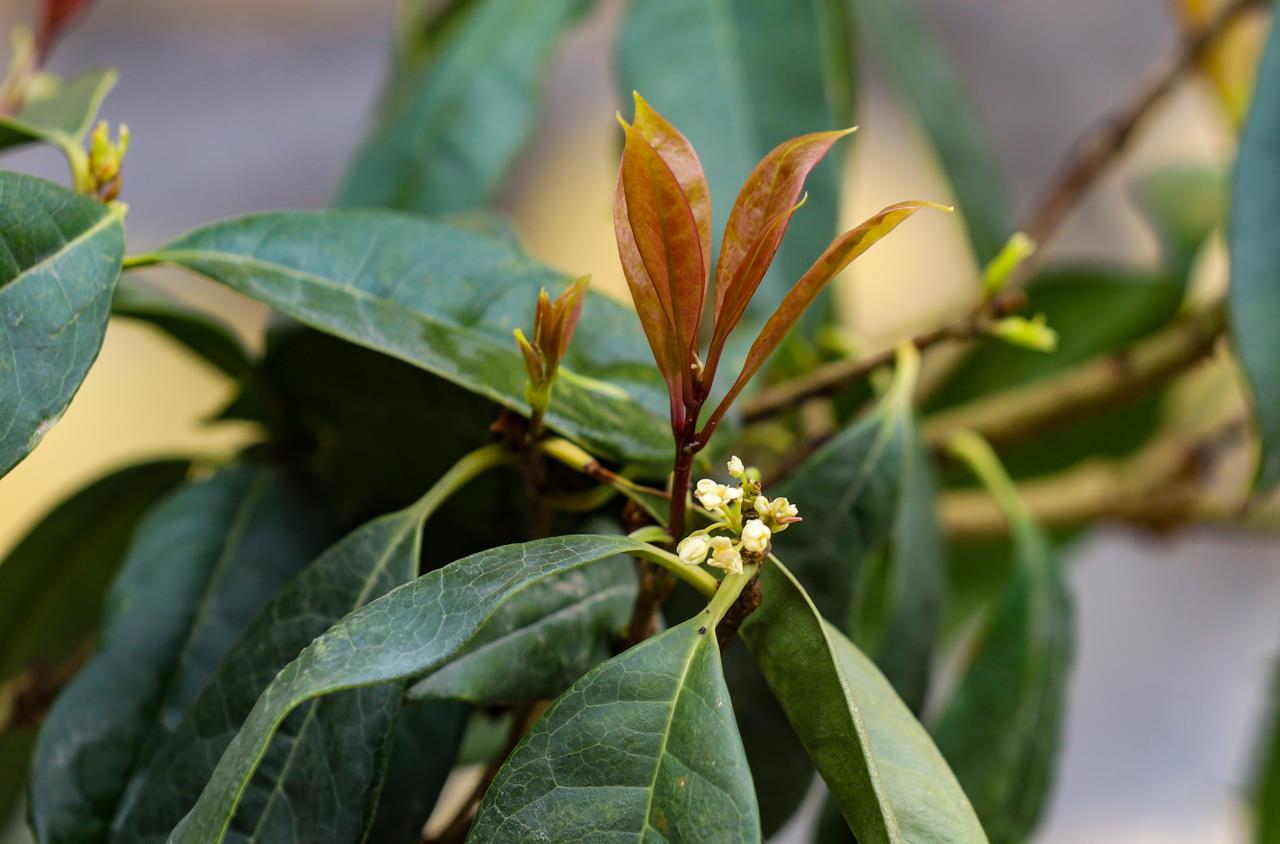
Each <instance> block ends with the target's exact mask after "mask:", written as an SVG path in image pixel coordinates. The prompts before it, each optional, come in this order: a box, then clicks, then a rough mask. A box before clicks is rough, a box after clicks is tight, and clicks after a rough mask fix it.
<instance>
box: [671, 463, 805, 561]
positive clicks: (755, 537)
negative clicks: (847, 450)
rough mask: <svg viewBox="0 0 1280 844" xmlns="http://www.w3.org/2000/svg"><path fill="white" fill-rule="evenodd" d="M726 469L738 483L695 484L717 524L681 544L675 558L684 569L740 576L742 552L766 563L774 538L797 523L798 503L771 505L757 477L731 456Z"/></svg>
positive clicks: (696, 495) (776, 501)
mask: <svg viewBox="0 0 1280 844" xmlns="http://www.w3.org/2000/svg"><path fill="white" fill-rule="evenodd" d="M728 469H729V475H730V476H731V477H732V478H733V479H734V480H735V481H736V483H729V484H722V483H718V482H716V481H714V480H712V479H711V478H703V479H702V480H700V481H698V485H697V487H695V489H694V493H693V497H694V498H696V499H697V500H698V503H699V504H701V505H702V506H703V507H704V508H706V509H707V510H709V511H710V512H711V513H712V514H713V515H715V516H716V517H717V520H716V521H715V522H714V523H713V524H711V525H709V526H707V527H705V528H703V529H702V530H698V531H694V532H693V533H691V534H689V535H688V536H686V537H685V538H684V539H683V540H681V542H680V544H679V545H678V546H677V547H676V554H677V556H679V557H680V561H681V562H683V563H685V564H686V565H690V566H700V565H702V564H703V563H704V562H705V563H706V564H707V565H709V566H712V567H713V568H718V569H724V570H725V571H727V572H730V573H731V574H741V573H742V570H743V555H744V554H745V555H747V557H748V558H749V559H753V560H755V561H759V560H762V559H764V557H765V555H767V554H768V553H769V543H770V541H771V540H772V538H773V535H774V534H775V533H780V532H781V531H784V530H786V529H787V527H788V526H790V525H792V524H795V523H796V522H798V521H800V520H801V519H800V515H799V511H798V510H797V509H796V505H794V504H792V503H791V502H790V501H788V500H787V499H786V498H775V499H773V500H772V501H771V500H769V499H768V498H766V497H765V496H764V495H763V494H761V491H760V481H759V480H758V479H757V476H756V473H754V472H750V471H748V470H747V468H746V467H745V466H744V465H743V464H742V461H741V460H739V459H738V458H737V457H731V458H729V463H728ZM717 531H724V532H725V533H723V534H717Z"/></svg>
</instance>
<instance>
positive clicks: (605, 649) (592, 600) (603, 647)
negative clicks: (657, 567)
mask: <svg viewBox="0 0 1280 844" xmlns="http://www.w3.org/2000/svg"><path fill="white" fill-rule="evenodd" d="M635 596H636V576H635V570H634V566H633V564H632V562H631V561H630V560H628V559H626V558H623V557H619V558H617V559H614V560H608V561H606V562H604V563H600V564H599V565H594V566H590V567H588V568H585V569H579V570H578V571H574V572H570V573H569V574H567V575H564V576H563V577H558V578H554V579H552V580H548V581H547V582H545V583H539V584H536V585H534V586H530V587H529V588H528V589H526V590H525V592H524V594H522V595H521V596H520V597H519V599H516V600H512V601H509V602H507V603H506V604H505V605H503V607H502V608H501V609H499V610H498V611H497V612H496V613H494V615H493V617H492V618H491V619H490V620H489V621H488V623H486V624H485V626H484V627H483V628H482V629H481V630H480V631H479V632H478V633H476V635H475V636H474V637H473V638H472V641H471V644H469V645H468V646H467V648H466V650H464V651H463V652H462V653H460V654H459V655H458V657H457V658H456V659H454V660H452V661H451V662H450V663H449V664H448V665H446V666H444V667H443V668H441V669H440V670H439V671H436V672H435V673H434V674H431V675H430V676H428V677H427V678H426V679H424V680H422V681H421V682H419V683H417V684H416V685H414V686H413V687H412V688H410V689H409V693H408V697H409V699H410V700H465V701H468V702H470V703H475V704H494V703H523V702H527V701H533V700H550V699H553V698H555V697H556V696H557V695H559V694H560V693H561V692H562V691H564V690H565V689H567V688H568V687H569V685H570V684H572V683H573V681H575V680H577V679H578V678H579V677H581V676H582V675H583V674H585V673H586V672H587V670H588V669H590V668H591V667H592V666H594V665H596V664H597V663H600V662H603V661H604V660H606V659H608V658H609V657H610V656H612V655H613V645H614V644H615V643H616V642H617V641H619V640H620V639H621V638H622V633H623V631H624V629H625V628H626V625H627V621H628V620H629V619H630V617H631V605H632V604H633V603H634V602H635Z"/></svg>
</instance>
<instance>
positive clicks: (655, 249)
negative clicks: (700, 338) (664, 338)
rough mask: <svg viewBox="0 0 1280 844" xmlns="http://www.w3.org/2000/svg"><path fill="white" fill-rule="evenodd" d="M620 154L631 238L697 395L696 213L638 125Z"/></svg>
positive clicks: (702, 273)
mask: <svg viewBox="0 0 1280 844" xmlns="http://www.w3.org/2000/svg"><path fill="white" fill-rule="evenodd" d="M624 128H625V129H626V133H627V141H626V145H625V146H624V147H623V150H622V169H621V179H622V187H623V192H624V194H625V198H626V212H627V219H628V220H629V221H630V223H631V234H632V236H633V237H634V240H635V245H636V248H637V250H638V251H639V253H640V258H641V260H642V261H643V262H644V267H645V269H646V270H647V271H648V273H649V278H650V279H651V280H652V282H653V287H654V289H655V290H656V291H657V294H658V298H659V301H661V302H662V306H663V309H664V310H665V311H666V313H667V315H668V318H669V319H670V321H671V324H672V326H673V327H674V329H675V339H676V348H677V350H678V352H679V356H678V360H679V361H680V363H681V366H680V370H681V381H682V383H683V385H684V395H685V397H686V398H690V397H691V396H692V394H693V391H692V386H693V375H692V373H691V372H690V370H689V367H688V365H687V364H688V363H689V362H690V361H692V359H693V353H694V351H695V350H696V345H697V335H698V323H699V321H700V319H701V315H702V303H703V298H704V296H705V295H706V278H707V272H706V264H705V259H704V258H703V254H702V245H701V237H700V235H699V233H698V226H697V223H696V222H695V220H694V217H693V210H692V209H691V208H690V206H689V201H688V200H687V199H686V198H685V195H684V191H683V190H682V189H681V186H680V182H679V181H678V180H677V179H676V176H675V174H674V173H673V172H672V171H671V168H670V167H669V166H667V163H666V162H665V161H664V160H663V158H662V156H660V155H658V153H657V151H656V150H654V148H653V147H652V146H650V145H649V142H648V141H646V140H645V139H644V137H643V136H642V135H641V134H640V132H638V131H637V130H636V129H635V127H633V126H629V125H626V124H624Z"/></svg>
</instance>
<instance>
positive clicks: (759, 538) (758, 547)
mask: <svg viewBox="0 0 1280 844" xmlns="http://www.w3.org/2000/svg"><path fill="white" fill-rule="evenodd" d="M772 535H773V533H772V532H771V531H770V530H769V528H768V527H767V526H766V525H765V523H764V522H762V521H760V520H759V519H752V520H751V521H749V522H747V523H746V524H745V525H743V526H742V547H743V548H745V549H746V550H748V551H750V552H751V553H753V554H763V553H764V552H765V551H766V550H767V549H768V548H769V537H770V536H772Z"/></svg>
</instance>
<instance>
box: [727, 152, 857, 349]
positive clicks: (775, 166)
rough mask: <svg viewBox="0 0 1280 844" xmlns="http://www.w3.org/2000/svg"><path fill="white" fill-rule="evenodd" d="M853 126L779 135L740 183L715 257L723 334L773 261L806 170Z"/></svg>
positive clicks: (812, 166)
mask: <svg viewBox="0 0 1280 844" xmlns="http://www.w3.org/2000/svg"><path fill="white" fill-rule="evenodd" d="M853 131H854V130H853V129H844V130H841V131H838V132H816V133H814V134H811V135H801V136H800V137H798V138H792V139H791V140H789V141H783V142H782V143H781V144H778V146H776V147H774V148H773V150H772V151H771V152H770V153H769V154H768V155H766V156H765V157H764V158H762V159H761V160H760V163H759V164H757V165H756V167H755V169H754V170H752V171H751V175H750V176H748V177H747V181H746V182H744V183H743V185H742V190H741V191H740V192H739V193H738V199H737V201H736V202H735V203H734V205H733V210H732V211H731V212H730V213H729V222H728V223H727V224H726V225H725V229H724V239H723V241H722V242H721V244H720V260H719V261H717V262H716V325H717V328H719V325H720V323H721V322H725V323H726V326H725V334H726V335H727V334H728V332H729V331H732V330H733V326H734V324H736V323H737V321H738V320H739V319H741V318H742V313H743V311H744V310H746V307H747V303H748V302H749V301H751V297H752V295H754V294H755V292H756V289H757V288H758V287H759V286H760V281H761V279H763V278H764V275H765V273H766V272H767V271H768V269H769V265H770V264H771V263H772V262H773V256H774V254H775V253H776V252H777V251H778V246H779V245H780V244H781V243H782V237H783V235H785V234H786V233H787V223H788V222H789V221H790V217H791V212H792V211H794V210H795V207H796V200H797V199H798V198H799V196H800V191H801V190H802V189H803V188H804V180H805V178H806V177H808V175H809V171H811V170H812V169H813V168H814V167H815V166H817V164H818V162H819V161H821V160H822V157H823V156H824V155H826V154H827V151H828V150H830V149H831V146H832V145H833V144H834V143H835V142H836V141H838V140H840V139H841V138H843V137H844V136H845V135H848V134H850V133H851V132H853ZM726 307H727V308H729V311H728V312H726V310H725V309H726Z"/></svg>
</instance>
